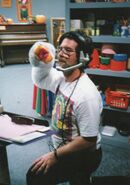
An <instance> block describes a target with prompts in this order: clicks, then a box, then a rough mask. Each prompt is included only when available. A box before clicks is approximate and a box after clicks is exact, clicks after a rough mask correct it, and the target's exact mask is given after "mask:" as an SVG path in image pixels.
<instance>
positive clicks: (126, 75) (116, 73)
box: [85, 68, 130, 79]
mask: <svg viewBox="0 0 130 185" xmlns="http://www.w3.org/2000/svg"><path fill="white" fill-rule="evenodd" d="M85 72H86V73H87V74H91V75H99V76H110V77H118V78H119V77H120V78H129V79H130V72H129V71H111V70H101V69H92V68H88V69H86V70H85Z"/></svg>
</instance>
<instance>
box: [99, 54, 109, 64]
mask: <svg viewBox="0 0 130 185" xmlns="http://www.w3.org/2000/svg"><path fill="white" fill-rule="evenodd" d="M100 62H101V64H104V65H108V64H110V58H109V57H102V56H100Z"/></svg>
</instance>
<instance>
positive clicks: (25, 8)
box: [16, 0, 32, 22]
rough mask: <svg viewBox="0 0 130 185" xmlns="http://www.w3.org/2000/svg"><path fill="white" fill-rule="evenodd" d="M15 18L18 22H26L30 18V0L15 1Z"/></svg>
mask: <svg viewBox="0 0 130 185" xmlns="http://www.w3.org/2000/svg"><path fill="white" fill-rule="evenodd" d="M16 9H17V18H18V21H19V22H28V18H29V17H30V16H32V0H16Z"/></svg>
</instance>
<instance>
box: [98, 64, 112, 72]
mask: <svg viewBox="0 0 130 185" xmlns="http://www.w3.org/2000/svg"><path fill="white" fill-rule="evenodd" d="M99 68H100V69H103V70H107V69H110V64H107V65H106V64H101V63H100V66H99Z"/></svg>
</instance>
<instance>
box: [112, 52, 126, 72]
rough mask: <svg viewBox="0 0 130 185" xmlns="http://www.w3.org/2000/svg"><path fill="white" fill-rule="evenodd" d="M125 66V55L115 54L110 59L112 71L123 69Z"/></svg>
mask: <svg viewBox="0 0 130 185" xmlns="http://www.w3.org/2000/svg"><path fill="white" fill-rule="evenodd" d="M126 67H127V55H126V54H115V55H114V56H113V59H112V60H111V65H110V69H111V70H113V71H124V70H126Z"/></svg>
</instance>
